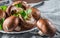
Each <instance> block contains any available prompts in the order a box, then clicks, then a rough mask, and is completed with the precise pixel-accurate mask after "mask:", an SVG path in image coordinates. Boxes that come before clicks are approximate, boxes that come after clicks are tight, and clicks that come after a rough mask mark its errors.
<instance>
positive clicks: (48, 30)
mask: <svg viewBox="0 0 60 38" xmlns="http://www.w3.org/2000/svg"><path fill="white" fill-rule="evenodd" d="M37 27H38V28H39V30H40V31H41V32H42V33H43V34H44V35H47V36H50V37H53V36H54V35H55V34H56V28H55V26H54V25H53V24H52V23H51V22H50V21H49V20H47V19H43V18H41V19H39V20H38V21H37Z"/></svg>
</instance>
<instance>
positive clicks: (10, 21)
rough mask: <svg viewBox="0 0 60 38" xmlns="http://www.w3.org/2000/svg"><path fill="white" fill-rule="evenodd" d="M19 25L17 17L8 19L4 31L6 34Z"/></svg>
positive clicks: (4, 24)
mask: <svg viewBox="0 0 60 38" xmlns="http://www.w3.org/2000/svg"><path fill="white" fill-rule="evenodd" d="M18 24H19V18H17V17H15V16H10V17H8V18H7V19H6V20H5V21H4V23H3V30H4V31H6V32H11V31H13V30H14V29H15V28H16V27H17V26H18Z"/></svg>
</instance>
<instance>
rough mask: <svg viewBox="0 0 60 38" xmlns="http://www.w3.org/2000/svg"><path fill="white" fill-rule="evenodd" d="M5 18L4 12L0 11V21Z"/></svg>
mask: <svg viewBox="0 0 60 38" xmlns="http://www.w3.org/2000/svg"><path fill="white" fill-rule="evenodd" d="M5 17H6V15H5V12H4V11H2V10H0V19H2V18H5Z"/></svg>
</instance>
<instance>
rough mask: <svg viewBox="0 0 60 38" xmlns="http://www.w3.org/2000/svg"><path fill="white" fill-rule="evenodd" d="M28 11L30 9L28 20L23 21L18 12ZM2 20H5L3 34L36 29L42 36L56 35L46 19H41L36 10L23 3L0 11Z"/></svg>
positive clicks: (13, 4)
mask: <svg viewBox="0 0 60 38" xmlns="http://www.w3.org/2000/svg"><path fill="white" fill-rule="evenodd" d="M17 4H18V5H17ZM19 4H20V5H19ZM16 6H17V7H16ZM19 6H20V7H19ZM28 9H31V10H30V11H31V13H29V14H28V19H24V18H23V16H22V15H20V11H21V10H24V11H26V10H28ZM28 12H29V11H28ZM14 14H17V15H14ZM23 14H24V13H23ZM2 18H4V19H5V20H4V22H3V30H4V31H5V32H12V31H17V32H19V31H22V30H29V29H31V28H33V27H38V29H39V30H40V31H41V32H42V33H43V34H44V35H47V36H50V37H52V36H54V35H55V33H56V28H55V26H54V25H53V24H52V23H51V22H50V21H49V20H48V19H46V18H42V17H41V15H40V11H39V10H38V9H37V8H34V7H31V6H30V5H28V4H27V3H26V2H25V1H16V2H13V3H12V4H11V5H9V6H8V7H7V9H6V11H3V10H1V9H0V19H2Z"/></svg>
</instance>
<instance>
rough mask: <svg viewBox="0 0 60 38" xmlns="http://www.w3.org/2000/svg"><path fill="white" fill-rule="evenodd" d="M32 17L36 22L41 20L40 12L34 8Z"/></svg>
mask: <svg viewBox="0 0 60 38" xmlns="http://www.w3.org/2000/svg"><path fill="white" fill-rule="evenodd" d="M31 9H32V16H33V17H34V19H35V20H39V18H40V17H41V14H40V11H39V10H38V9H37V8H34V7H32V8H31Z"/></svg>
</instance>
